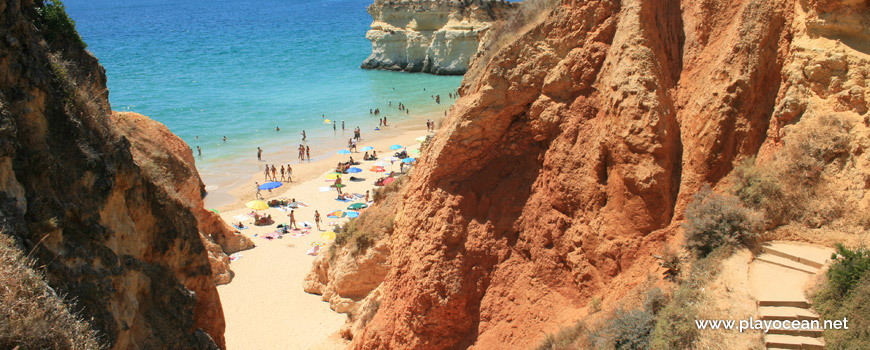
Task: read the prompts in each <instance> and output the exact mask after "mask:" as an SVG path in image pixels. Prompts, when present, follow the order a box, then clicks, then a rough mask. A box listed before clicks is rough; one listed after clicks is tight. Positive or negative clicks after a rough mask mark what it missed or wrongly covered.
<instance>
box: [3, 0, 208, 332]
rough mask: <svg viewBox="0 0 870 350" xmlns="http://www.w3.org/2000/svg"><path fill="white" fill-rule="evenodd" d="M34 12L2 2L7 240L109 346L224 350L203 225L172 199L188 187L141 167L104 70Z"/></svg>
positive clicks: (29, 4) (26, 3) (15, 0)
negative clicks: (112, 103) (114, 116)
mask: <svg viewBox="0 0 870 350" xmlns="http://www.w3.org/2000/svg"><path fill="white" fill-rule="evenodd" d="M36 6H37V4H35V3H34V1H32V0H20V1H19V0H12V1H2V0H0V28H3V33H2V37H0V208H3V209H2V211H0V220H2V221H4V225H3V226H4V227H9V228H10V229H9V230H7V231H5V232H3V234H7V235H10V236H12V237H14V238H15V239H16V240H17V241H18V242H20V243H21V245H22V246H23V247H24V248H25V249H26V250H28V252H31V256H32V257H33V258H35V259H36V260H37V264H38V265H39V266H44V268H45V274H46V277H47V280H48V282H49V284H50V285H51V286H52V288H54V289H55V290H57V291H58V292H59V293H60V294H63V295H67V296H69V297H70V298H71V299H73V300H75V301H76V310H75V311H77V312H80V313H81V315H82V316H83V319H86V320H91V321H90V322H91V323H92V324H93V326H94V328H95V329H96V330H97V331H98V332H99V336H100V339H101V341H103V342H105V343H106V345H108V347H110V348H114V349H215V348H218V347H221V348H222V347H223V346H224V336H223V333H224V319H223V311H222V309H221V303H220V298H219V296H218V294H217V290H216V288H215V284H214V281H213V279H212V271H211V266H210V262H209V258H208V252H207V251H206V249H205V247H204V246H203V242H202V240H201V238H200V234H199V228H198V226H199V224H200V222H199V220H198V219H199V217H198V216H197V212H196V210H194V208H192V207H191V205H190V203H188V202H186V201H185V200H184V199H183V196H180V194H179V193H173V192H175V191H176V190H178V191H181V192H184V191H187V186H181V187H177V188H173V187H171V186H167V184H165V183H163V182H161V181H158V179H156V178H152V177H149V175H148V172H147V170H146V169H143V167H144V166H143V165H141V164H139V163H137V161H136V160H135V157H134V153H135V152H136V147H133V146H131V139H128V138H127V137H125V136H123V133H121V132H119V131H118V129H117V128H116V127H115V125H114V124H113V122H112V120H111V119H110V114H111V111H110V107H109V103H108V91H107V90H106V77H105V74H104V70H103V68H102V67H101V66H100V65H99V64H98V62H97V60H96V58H94V57H93V56H91V55H90V54H89V53H88V52H86V51H85V50H84V49H83V48H82V47H81V45H80V44H79V41H78V39H77V38H75V37H74V35H70V34H69V33H64V32H63V31H59V30H58V27H57V26H53V25H47V24H45V23H44V22H41V21H40V17H39V14H38V12H37V11H36ZM154 150H155V151H158V150H159V148H155V149H154ZM165 152H169V150H165ZM195 196H199V195H195ZM199 208H201V205H200V206H199Z"/></svg>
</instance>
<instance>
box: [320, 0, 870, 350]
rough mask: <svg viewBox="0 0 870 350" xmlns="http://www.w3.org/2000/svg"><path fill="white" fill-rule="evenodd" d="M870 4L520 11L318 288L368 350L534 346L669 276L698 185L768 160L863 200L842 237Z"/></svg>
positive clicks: (862, 191) (862, 131)
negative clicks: (789, 164)
mask: <svg viewBox="0 0 870 350" xmlns="http://www.w3.org/2000/svg"><path fill="white" fill-rule="evenodd" d="M526 5H527V4H524V5H523V7H525V6H526ZM523 7H521V10H522V8H523ZM373 8H378V6H374V7H373ZM867 11H868V3H867V2H866V1H843V0H825V1H792V0H778V1H767V0H730V1H724V2H723V1H667V0H655V1H646V0H644V1H640V0H628V1H615V0H594V1H573V0H565V1H562V2H560V3H553V5H552V6H549V7H547V8H544V9H543V10H542V11H541V12H540V13H530V14H527V15H523V16H518V17H519V18H523V22H521V23H511V24H509V25H507V26H506V28H514V29H516V30H515V31H514V32H509V33H500V34H499V35H494V36H493V38H494V39H493V40H494V41H492V42H487V43H485V45H486V47H487V48H488V50H489V51H492V52H487V53H485V54H483V55H482V56H481V59H479V60H475V61H474V63H473V65H472V67H471V68H470V70H469V71H468V73H467V74H466V76H465V79H464V81H463V84H462V87H461V89H460V94H461V96H462V97H461V98H460V99H459V100H458V101H457V103H456V105H455V106H453V107H452V109H451V111H450V113H449V115H448V117H447V119H446V120H445V121H444V124H443V127H442V128H441V129H440V130H439V131H438V133H437V135H436V136H435V138H434V141H432V142H431V144H429V145H428V146H427V147H426V148H425V149H424V152H423V156H422V157H421V158H420V159H419V161H418V164H417V166H416V168H415V170H414V172H413V174H412V176H411V179H410V181H409V183H408V184H407V185H405V187H404V188H403V189H402V190H401V192H400V195H399V196H400V197H401V198H402V200H401V201H400V204H398V205H396V206H395V207H393V208H391V209H390V210H389V211H390V212H392V213H395V214H394V216H392V217H391V218H390V219H389V220H384V222H388V224H384V228H373V229H370V230H369V231H365V232H362V233H360V229H359V228H358V227H356V228H353V230H352V232H351V233H353V235H354V236H360V237H371V236H374V237H379V238H378V239H379V240H380V241H376V242H366V244H364V245H360V244H355V245H354V244H352V243H348V244H346V245H345V246H343V247H341V248H339V249H338V250H337V251H336V252H335V254H333V256H332V258H331V259H330V257H329V256H321V257H318V260H317V261H316V262H315V266H314V269H313V270H312V272H311V274H310V275H309V276H308V279H307V281H306V284H305V288H306V290H308V291H311V292H316V293H323V295H324V299H326V300H329V301H330V304H331V305H332V306H333V308H334V309H335V310H337V311H342V312H348V314H349V315H350V316H351V317H349V320H350V322H349V324H348V327H347V329H346V331H345V334H344V335H345V337H346V338H348V339H352V340H353V342H352V344H351V348H353V349H466V348H468V349H495V348H516V349H519V348H524V349H525V348H533V347H535V346H536V345H538V344H540V343H541V341H542V340H544V338H545V336H546V334H547V333H549V332H555V331H557V330H558V329H559V328H560V327H562V326H563V325H566V324H573V322H575V321H577V320H581V319H583V318H584V317H586V316H587V315H590V314H592V313H593V312H595V310H593V309H597V307H591V306H590V301H592V300H598V301H601V302H602V304H601V305H604V307H605V308H607V307H611V308H615V307H616V306H618V305H622V298H623V297H624V296H626V295H627V293H629V292H630V291H631V290H632V289H633V288H635V287H637V286H638V285H640V284H641V283H642V282H644V281H647V280H648V279H649V278H650V276H653V275H661V273H662V268H661V267H660V266H659V264H657V260H656V259H655V258H654V257H653V255H654V254H657V253H658V252H660V251H662V249H663V247H664V246H666V245H673V244H677V245H678V244H679V242H681V239H682V238H681V235H682V231H681V228H680V224H681V223H682V222H683V220H684V212H685V210H686V207H687V204H688V203H690V202H691V201H692V197H693V195H694V194H695V193H697V192H698V190H699V188H701V187H702V186H703V185H704V184H712V185H713V186H714V187H721V186H724V184H725V182H726V181H727V180H726V179H727V177H728V175H729V174H730V173H731V172H732V170H733V169H734V168H735V166H736V165H737V164H740V163H741V162H742V161H744V160H750V161H752V160H753V159H754V162H753V163H754V164H757V165H764V164H769V163H770V162H773V160H774V159H777V158H786V159H789V157H792V158H790V159H804V160H807V162H806V163H801V164H803V165H800V164H798V165H797V166H795V167H796V169H798V168H799V169H803V170H801V171H807V172H814V173H816V174H825V175H819V176H824V178H825V179H827V180H825V181H824V182H825V183H826V185H825V186H828V187H825V190H824V191H819V190H813V191H816V192H814V194H813V196H824V195H827V193H836V194H837V196H838V197H837V198H836V199H833V197H827V199H826V201H827V202H826V203H828V204H830V203H834V205H833V206H832V208H834V207H837V206H838V205H841V203H848V204H846V205H845V207H838V208H841V209H839V210H840V211H837V210H838V209H831V210H829V211H826V212H824V213H821V212H819V215H818V216H817V217H816V218H818V219H819V221H813V220H808V221H807V222H805V223H806V224H807V225H808V227H810V228H811V230H810V233H809V236H806V237H810V238H804V239H823V238H822V237H823V236H820V235H816V236H813V235H814V233H813V232H817V231H812V230H817V229H819V228H822V227H825V226H826V225H829V223H830V220H833V218H836V217H838V216H837V215H841V214H836V213H844V211H843V209H844V208H850V209H846V211H847V212H851V211H855V210H859V211H866V210H868V209H870V197H868V196H866V193H867V191H868V189H870V157H868V153H867V152H866V150H867V147H870V139H868V136H867V135H868V130H870V129H868V124H870V119H868V117H870V116H868V107H870V106H868V101H870V88H868V86H870V85H868V80H867V77H868V76H870V70H868V67H870V56H868V53H870V52H868V48H867V45H866V40H865V39H864V38H866V36H867V28H868V27H867V23H870V17H868V15H867V14H868V12H867ZM376 13H377V12H376ZM377 18H378V17H376V19H377ZM375 33H377V32H375ZM801 157H804V158H801ZM808 164H809V165H808ZM795 171H796V170H795ZM795 171H786V172H784V173H786V174H787V173H794V172H795ZM800 176H805V175H804V174H801V175H800ZM801 188H806V189H808V190H807V191H810V190H809V189H810V188H812V187H811V186H810V185H807V184H804V185H801V186H796V187H793V188H792V189H789V190H795V189H797V190H800V189H801ZM378 205H383V204H380V203H376V204H375V207H374V208H373V209H369V210H377V206H378ZM820 208H822V207H820ZM813 210H817V209H813ZM826 210H827V209H826ZM366 215H368V214H364V215H363V216H361V217H360V219H358V220H364V219H365V216H366ZM811 216H812V215H809V216H808V217H811ZM826 220H827V221H826ZM813 237H815V238H813ZM377 279H380V280H381V282H380V283H374V280H377ZM592 304H595V303H592Z"/></svg>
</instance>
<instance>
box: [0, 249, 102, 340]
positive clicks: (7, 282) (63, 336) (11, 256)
mask: <svg viewBox="0 0 870 350" xmlns="http://www.w3.org/2000/svg"><path fill="white" fill-rule="evenodd" d="M101 348H102V347H101V345H100V344H99V342H98V340H97V336H96V332H94V331H93V330H92V329H91V326H90V325H89V324H88V323H87V322H85V321H84V320H81V319H80V318H79V317H77V316H75V315H74V314H72V313H70V311H69V307H68V306H67V305H66V303H65V302H64V300H63V298H62V297H60V296H58V295H57V294H56V293H55V292H54V290H53V289H51V287H49V286H48V284H47V283H46V282H45V279H44V277H43V276H42V275H41V274H40V273H39V272H38V271H37V270H35V269H34V268H33V266H32V263H31V262H30V261H29V260H27V258H25V257H24V256H23V255H22V254H21V252H20V251H19V250H18V249H17V248H16V247H15V246H14V243H13V241H12V239H11V238H9V237H8V236H6V235H5V234H4V233H2V232H0V349H17V350H29V349H101Z"/></svg>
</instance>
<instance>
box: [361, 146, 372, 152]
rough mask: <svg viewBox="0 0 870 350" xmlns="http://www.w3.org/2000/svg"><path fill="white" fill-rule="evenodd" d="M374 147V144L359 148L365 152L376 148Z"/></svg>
mask: <svg viewBox="0 0 870 350" xmlns="http://www.w3.org/2000/svg"><path fill="white" fill-rule="evenodd" d="M374 149H375V148H374V147H372V146H365V147H363V148H360V149H359V150H360V151H363V152H365V151H372V150H374Z"/></svg>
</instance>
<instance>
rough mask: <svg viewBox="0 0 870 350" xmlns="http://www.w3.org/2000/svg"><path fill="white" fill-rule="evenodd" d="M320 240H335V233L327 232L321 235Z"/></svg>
mask: <svg viewBox="0 0 870 350" xmlns="http://www.w3.org/2000/svg"><path fill="white" fill-rule="evenodd" d="M320 238H323V239H335V232H332V231H327V232H324V233H321V234H320Z"/></svg>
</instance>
